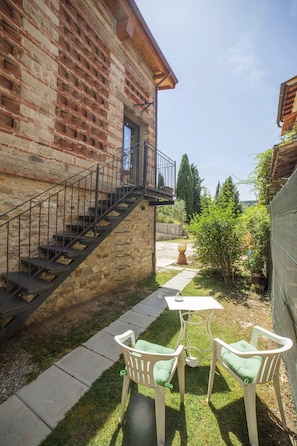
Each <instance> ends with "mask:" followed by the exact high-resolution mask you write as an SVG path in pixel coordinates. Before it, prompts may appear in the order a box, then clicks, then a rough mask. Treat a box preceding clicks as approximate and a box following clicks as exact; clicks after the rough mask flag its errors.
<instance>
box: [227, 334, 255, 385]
mask: <svg viewBox="0 0 297 446" xmlns="http://www.w3.org/2000/svg"><path fill="white" fill-rule="evenodd" d="M230 346H231V347H233V348H235V349H236V350H238V351H240V352H251V351H255V350H257V349H256V347H254V346H253V345H251V344H249V343H248V342H246V341H238V342H235V343H233V344H230ZM222 360H223V361H224V363H225V364H227V365H228V366H229V367H230V369H231V370H232V371H233V372H234V373H235V374H236V375H237V376H239V378H241V379H242V381H243V382H244V384H245V385H246V386H247V385H248V384H249V383H253V382H255V380H256V378H257V374H258V371H259V367H260V365H261V360H262V359H261V356H252V357H250V358H240V357H239V356H237V355H235V354H234V353H232V352H230V351H229V350H227V349H226V348H222Z"/></svg>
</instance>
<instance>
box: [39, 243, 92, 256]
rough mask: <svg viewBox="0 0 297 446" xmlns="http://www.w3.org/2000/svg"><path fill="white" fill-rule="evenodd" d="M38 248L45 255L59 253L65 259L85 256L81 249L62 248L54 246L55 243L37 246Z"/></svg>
mask: <svg viewBox="0 0 297 446" xmlns="http://www.w3.org/2000/svg"><path fill="white" fill-rule="evenodd" d="M39 249H40V251H41V252H44V253H45V254H47V255H49V254H52V255H58V254H60V255H63V256H64V257H66V258H67V259H73V258H74V257H80V256H85V253H84V250H83V249H72V248H64V247H63V246H56V245H46V246H39Z"/></svg>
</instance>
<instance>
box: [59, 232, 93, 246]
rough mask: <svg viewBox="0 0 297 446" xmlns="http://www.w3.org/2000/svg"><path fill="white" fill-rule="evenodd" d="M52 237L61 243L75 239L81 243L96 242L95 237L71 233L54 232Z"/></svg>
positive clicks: (89, 243)
mask: <svg viewBox="0 0 297 446" xmlns="http://www.w3.org/2000/svg"><path fill="white" fill-rule="evenodd" d="M54 238H55V239H56V240H58V241H59V242H62V243H63V244H66V243H71V242H75V241H77V242H78V243H81V244H82V245H91V244H92V243H95V242H97V241H98V240H97V239H96V237H89V236H87V235H73V234H56V235H54Z"/></svg>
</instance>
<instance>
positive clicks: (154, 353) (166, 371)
mask: <svg viewBox="0 0 297 446" xmlns="http://www.w3.org/2000/svg"><path fill="white" fill-rule="evenodd" d="M115 340H116V342H117V343H118V344H119V345H120V347H121V350H122V353H123V356H124V359H125V364H126V369H125V372H124V380H123V388H122V399H121V414H120V423H122V422H123V419H124V413H125V404H126V399H127V395H128V390H129V384H130V380H132V381H134V382H135V383H137V384H139V385H142V386H145V387H151V388H153V389H154V390H155V414H156V428H157V444H158V446H159V445H165V390H166V387H171V386H170V384H169V383H170V381H171V379H172V377H173V375H174V373H175V370H176V369H177V372H178V384H179V391H180V400H181V404H184V393H185V363H184V347H183V346H182V345H180V346H179V347H178V348H177V349H176V350H173V349H169V348H166V347H162V346H160V345H158V344H152V343H150V342H147V341H141V340H138V341H137V342H136V343H135V335H134V332H133V331H132V330H128V331H126V332H125V333H123V334H121V335H117V336H115ZM127 341H129V345H130V346H129V345H127V344H125V343H126V342H127Z"/></svg>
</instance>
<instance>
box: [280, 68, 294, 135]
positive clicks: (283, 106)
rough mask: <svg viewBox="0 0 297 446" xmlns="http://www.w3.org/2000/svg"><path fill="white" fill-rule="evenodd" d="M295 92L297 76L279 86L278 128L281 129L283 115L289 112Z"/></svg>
mask: <svg viewBox="0 0 297 446" xmlns="http://www.w3.org/2000/svg"><path fill="white" fill-rule="evenodd" d="M296 90H297V76H294V77H292V78H291V79H289V80H287V81H286V82H283V83H282V84H281V86H280V93H279V101H278V110H277V119H276V123H277V125H278V127H282V126H281V123H282V122H283V120H284V117H285V115H287V114H288V113H290V112H291V110H292V106H293V103H294V98H295V94H296Z"/></svg>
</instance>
